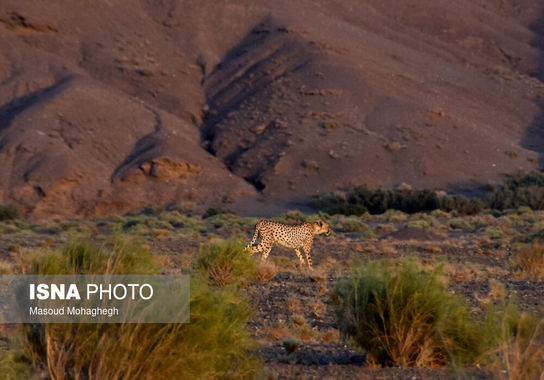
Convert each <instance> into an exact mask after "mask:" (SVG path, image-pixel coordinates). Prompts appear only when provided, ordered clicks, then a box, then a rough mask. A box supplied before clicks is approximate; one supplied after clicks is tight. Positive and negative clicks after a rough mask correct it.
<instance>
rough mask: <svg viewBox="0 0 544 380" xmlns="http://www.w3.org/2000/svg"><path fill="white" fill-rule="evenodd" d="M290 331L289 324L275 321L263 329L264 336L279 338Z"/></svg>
mask: <svg viewBox="0 0 544 380" xmlns="http://www.w3.org/2000/svg"><path fill="white" fill-rule="evenodd" d="M290 333H291V330H290V329H289V326H287V325H285V324H284V323H277V324H275V325H273V326H268V327H267V328H266V329H265V332H264V336H265V337H267V338H268V339H273V340H280V339H283V338H285V337H287V336H289V334H290Z"/></svg>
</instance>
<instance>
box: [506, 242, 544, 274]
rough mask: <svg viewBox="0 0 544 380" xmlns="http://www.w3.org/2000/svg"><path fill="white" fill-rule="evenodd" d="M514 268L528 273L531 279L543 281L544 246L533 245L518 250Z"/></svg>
mask: <svg viewBox="0 0 544 380" xmlns="http://www.w3.org/2000/svg"><path fill="white" fill-rule="evenodd" d="M513 261H514V266H515V267H517V268H519V269H521V270H522V271H523V272H524V273H527V274H528V275H529V277H532V278H536V279H539V280H542V279H543V278H544V245H542V244H541V243H537V242H535V243H532V244H528V245H525V246H523V247H521V248H519V249H518V250H517V252H516V253H515V256H514V259H513Z"/></svg>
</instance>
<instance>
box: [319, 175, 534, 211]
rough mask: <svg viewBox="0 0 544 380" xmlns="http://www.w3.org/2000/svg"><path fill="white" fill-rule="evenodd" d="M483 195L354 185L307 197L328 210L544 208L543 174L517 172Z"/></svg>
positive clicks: (321, 208) (324, 209) (323, 209)
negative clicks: (354, 186) (346, 189)
mask: <svg viewBox="0 0 544 380" xmlns="http://www.w3.org/2000/svg"><path fill="white" fill-rule="evenodd" d="M488 189H489V191H488V192H487V193H486V195H485V196H484V197H483V198H482V199H478V198H467V197H465V196H463V195H438V194H437V193H436V192H433V191H429V190H411V189H397V190H381V189H378V190H370V189H368V188H366V187H357V188H355V189H353V190H351V191H349V192H348V193H341V192H333V193H327V194H324V195H320V196H318V197H316V198H314V199H313V200H312V201H310V203H309V204H310V206H311V207H314V208H315V209H318V210H321V211H323V212H326V213H328V214H344V215H363V214H364V213H365V212H369V213H370V214H382V213H384V212H385V211H387V210H388V209H394V210H400V211H403V212H406V213H415V212H420V211H433V210H442V211H445V212H448V213H451V212H457V213H458V214H461V215H473V214H478V213H480V212H482V211H483V210H484V209H486V208H487V209H495V210H501V211H502V210H507V209H518V208H519V207H528V208H530V209H532V210H543V209H544V176H542V175H541V174H539V173H531V174H524V173H520V174H517V175H513V176H511V177H509V178H508V180H507V181H506V182H505V184H504V185H500V186H495V187H488Z"/></svg>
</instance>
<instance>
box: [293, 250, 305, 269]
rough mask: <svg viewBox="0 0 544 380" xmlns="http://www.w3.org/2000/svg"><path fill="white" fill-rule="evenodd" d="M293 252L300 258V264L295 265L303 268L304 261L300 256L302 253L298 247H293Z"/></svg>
mask: <svg viewBox="0 0 544 380" xmlns="http://www.w3.org/2000/svg"><path fill="white" fill-rule="evenodd" d="M295 253H296V254H297V256H298V259H299V260H300V265H297V267H299V268H300V269H302V268H304V265H306V263H305V262H304V259H303V258H302V254H301V253H300V249H299V248H295Z"/></svg>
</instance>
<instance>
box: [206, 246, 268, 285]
mask: <svg viewBox="0 0 544 380" xmlns="http://www.w3.org/2000/svg"><path fill="white" fill-rule="evenodd" d="M196 266H197V268H198V269H199V270H200V271H201V273H202V274H203V275H204V276H205V277H209V278H210V280H212V282H213V284H214V285H217V286H226V285H230V284H242V283H246V284H247V283H249V282H251V281H253V280H254V279H255V277H256V276H257V264H256V262H255V260H254V259H253V258H252V257H251V256H250V255H249V253H248V252H247V250H246V249H245V246H244V244H243V242H242V241H241V240H236V239H231V240H226V241H219V242H216V243H212V244H209V245H205V246H203V247H202V248H201V249H200V253H199V257H198V259H197V262H196Z"/></svg>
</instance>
